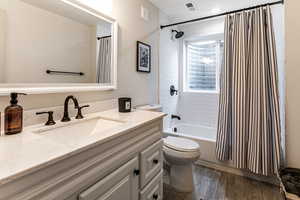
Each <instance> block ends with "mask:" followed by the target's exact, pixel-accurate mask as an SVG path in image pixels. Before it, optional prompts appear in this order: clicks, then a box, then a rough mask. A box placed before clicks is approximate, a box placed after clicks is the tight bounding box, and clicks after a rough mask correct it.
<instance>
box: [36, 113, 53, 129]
mask: <svg viewBox="0 0 300 200" xmlns="http://www.w3.org/2000/svg"><path fill="white" fill-rule="evenodd" d="M53 113H54V112H53V111H48V112H37V113H36V115H43V114H48V121H47V122H46V124H45V125H46V126H52V125H55V124H56V122H55V121H54V120H53Z"/></svg>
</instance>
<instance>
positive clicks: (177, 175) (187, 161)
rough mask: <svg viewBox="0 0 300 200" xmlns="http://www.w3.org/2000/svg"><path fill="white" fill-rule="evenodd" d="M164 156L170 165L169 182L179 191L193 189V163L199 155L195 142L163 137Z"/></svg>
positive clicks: (190, 190)
mask: <svg viewBox="0 0 300 200" xmlns="http://www.w3.org/2000/svg"><path fill="white" fill-rule="evenodd" d="M163 153H164V158H165V160H166V161H167V163H168V164H169V165H170V169H171V171H170V184H171V186H172V187H174V189H176V190H178V191H180V192H192V191H193V190H194V181H193V164H194V162H195V161H196V160H198V158H199V157H200V146H199V144H198V143H197V142H194V141H192V140H189V139H184V138H180V137H170V136H169V137H167V138H164V147H163Z"/></svg>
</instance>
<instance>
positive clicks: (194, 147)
mask: <svg viewBox="0 0 300 200" xmlns="http://www.w3.org/2000/svg"><path fill="white" fill-rule="evenodd" d="M164 145H165V146H166V147H168V148H170V149H173V150H175V151H179V152H186V153H188V152H199V149H200V146H199V144H198V143H197V142H194V141H193V140H189V139H184V138H179V137H171V136H169V137H167V138H164Z"/></svg>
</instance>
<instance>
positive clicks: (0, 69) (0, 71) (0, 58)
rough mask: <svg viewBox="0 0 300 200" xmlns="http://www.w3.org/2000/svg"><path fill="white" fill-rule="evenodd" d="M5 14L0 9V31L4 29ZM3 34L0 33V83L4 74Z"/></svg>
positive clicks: (2, 32) (4, 38)
mask: <svg viewBox="0 0 300 200" xmlns="http://www.w3.org/2000/svg"><path fill="white" fill-rule="evenodd" d="M5 22H6V13H5V11H4V10H2V9H0V30H5V27H6V23H5ZM5 35H6V34H5V32H4V31H0V83H2V82H3V81H4V78H5V77H4V74H5V71H4V70H5V57H6V55H5V49H6V46H5V41H6V37H5Z"/></svg>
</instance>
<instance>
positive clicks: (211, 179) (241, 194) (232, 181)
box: [164, 166, 282, 200]
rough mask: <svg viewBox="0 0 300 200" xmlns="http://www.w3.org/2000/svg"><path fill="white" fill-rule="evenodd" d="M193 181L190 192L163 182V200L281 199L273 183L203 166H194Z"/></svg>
mask: <svg viewBox="0 0 300 200" xmlns="http://www.w3.org/2000/svg"><path fill="white" fill-rule="evenodd" d="M194 181H195V191H194V192H193V193H191V194H187V193H180V192H177V191H175V190H174V189H173V188H172V187H171V186H170V185H168V184H164V200H282V199H281V195H280V192H279V188H277V187H275V186H273V185H270V184H265V183H262V182H258V181H254V180H252V179H249V178H245V177H241V176H236V175H233V174H229V173H225V172H220V171H217V170H213V169H209V168H205V167H200V166H196V167H195V170H194Z"/></svg>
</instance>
